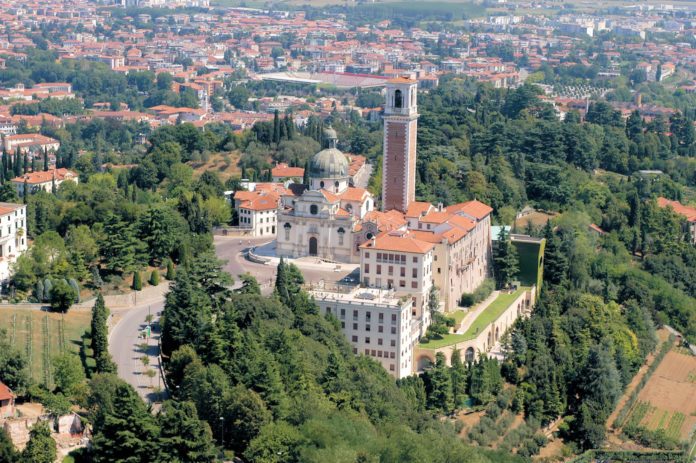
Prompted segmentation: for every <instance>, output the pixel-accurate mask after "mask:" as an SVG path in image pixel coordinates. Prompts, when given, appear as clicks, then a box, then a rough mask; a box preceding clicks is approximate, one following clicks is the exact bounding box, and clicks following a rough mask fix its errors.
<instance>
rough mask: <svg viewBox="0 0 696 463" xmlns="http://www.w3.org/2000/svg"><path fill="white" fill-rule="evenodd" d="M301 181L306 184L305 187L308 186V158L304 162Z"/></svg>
mask: <svg viewBox="0 0 696 463" xmlns="http://www.w3.org/2000/svg"><path fill="white" fill-rule="evenodd" d="M302 183H303V184H305V185H307V188H309V159H307V162H305V165H304V174H303V175H302Z"/></svg>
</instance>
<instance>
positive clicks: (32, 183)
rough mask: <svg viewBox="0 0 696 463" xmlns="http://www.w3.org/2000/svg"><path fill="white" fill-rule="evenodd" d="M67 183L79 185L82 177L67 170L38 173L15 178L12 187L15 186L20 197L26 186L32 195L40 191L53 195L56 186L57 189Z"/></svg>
mask: <svg viewBox="0 0 696 463" xmlns="http://www.w3.org/2000/svg"><path fill="white" fill-rule="evenodd" d="M65 181H71V182H75V183H79V181H80V176H79V175H77V173H75V172H73V171H71V170H68V169H65V168H60V169H52V170H47V171H36V172H29V173H27V174H24V175H22V176H20V177H15V178H13V179H12V185H14V187H15V189H16V190H17V194H18V195H19V196H20V197H23V196H24V185H26V186H27V188H28V189H29V193H30V194H33V193H36V192H38V191H40V190H43V191H45V192H47V193H51V192H53V187H54V185H55V187H56V188H58V187H59V186H60V185H61V183H63V182H65Z"/></svg>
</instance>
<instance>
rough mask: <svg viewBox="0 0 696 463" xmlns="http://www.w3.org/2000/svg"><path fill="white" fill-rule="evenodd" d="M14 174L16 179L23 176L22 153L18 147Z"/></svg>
mask: <svg viewBox="0 0 696 463" xmlns="http://www.w3.org/2000/svg"><path fill="white" fill-rule="evenodd" d="M14 174H15V177H19V176H21V175H22V151H21V150H20V149H19V147H17V152H16V153H15V158H14Z"/></svg>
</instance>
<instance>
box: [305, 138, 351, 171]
mask: <svg viewBox="0 0 696 463" xmlns="http://www.w3.org/2000/svg"><path fill="white" fill-rule="evenodd" d="M337 142H338V135H336V131H335V130H334V129H333V128H332V127H331V126H328V127H327V128H326V129H324V149H323V150H321V151H319V152H318V153H317V154H315V155H314V157H313V158H312V161H311V162H310V164H309V174H310V175H311V176H312V177H314V178H345V177H348V159H347V158H346V155H345V154H343V153H341V151H339V150H338V148H336V145H337Z"/></svg>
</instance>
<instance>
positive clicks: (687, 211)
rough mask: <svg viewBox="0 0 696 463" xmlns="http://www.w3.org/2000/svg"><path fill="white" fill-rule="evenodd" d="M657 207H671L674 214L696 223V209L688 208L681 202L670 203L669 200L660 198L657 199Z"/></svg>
mask: <svg viewBox="0 0 696 463" xmlns="http://www.w3.org/2000/svg"><path fill="white" fill-rule="evenodd" d="M657 205H658V206H660V207H671V208H672V209H674V212H676V213H677V214H679V215H681V216H683V217H685V218H686V220H688V221H689V222H696V208H695V207H691V206H686V205H684V204H682V203H680V202H679V201H670V200H669V199H667V198H663V197H662V196H660V197H659V198H657Z"/></svg>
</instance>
